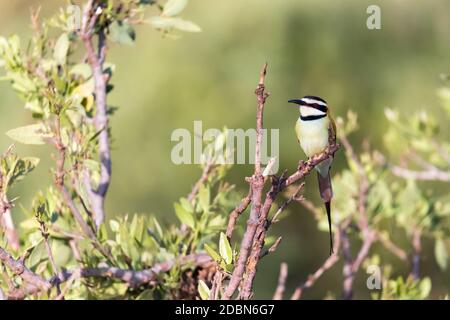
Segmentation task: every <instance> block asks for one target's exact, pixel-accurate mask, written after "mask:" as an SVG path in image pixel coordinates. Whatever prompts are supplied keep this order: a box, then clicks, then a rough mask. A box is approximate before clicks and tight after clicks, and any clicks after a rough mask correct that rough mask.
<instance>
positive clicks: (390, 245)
mask: <svg viewBox="0 0 450 320" xmlns="http://www.w3.org/2000/svg"><path fill="white" fill-rule="evenodd" d="M377 240H378V241H379V242H380V243H381V244H382V245H383V246H384V247H385V248H386V249H387V250H389V251H390V252H392V253H393V254H395V255H396V256H397V257H398V258H399V259H400V260H403V261H406V260H407V259H408V255H407V253H406V252H405V251H404V250H403V249H402V248H400V247H399V246H397V245H396V244H395V243H394V242H392V241H391V240H390V239H389V238H387V237H384V236H382V235H381V234H379V233H378V235H377Z"/></svg>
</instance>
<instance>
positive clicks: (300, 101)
mask: <svg viewBox="0 0 450 320" xmlns="http://www.w3.org/2000/svg"><path fill="white" fill-rule="evenodd" d="M288 102H289V103H295V104H297V105H300V104H302V100H300V99H292V100H289V101H288Z"/></svg>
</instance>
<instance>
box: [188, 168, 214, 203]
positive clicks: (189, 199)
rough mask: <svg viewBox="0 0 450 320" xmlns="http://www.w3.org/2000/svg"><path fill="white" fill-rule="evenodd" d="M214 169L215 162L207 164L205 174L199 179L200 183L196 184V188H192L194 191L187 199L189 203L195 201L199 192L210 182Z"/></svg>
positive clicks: (204, 169)
mask: <svg viewBox="0 0 450 320" xmlns="http://www.w3.org/2000/svg"><path fill="white" fill-rule="evenodd" d="M214 167H215V165H214V162H212V161H209V162H208V163H206V165H205V167H204V168H203V172H202V175H201V176H200V179H198V181H197V182H196V183H195V184H194V187H192V190H191V192H190V193H189V195H188V197H187V199H188V201H189V202H192V201H194V198H195V196H196V195H197V193H198V191H199V190H200V188H201V186H202V185H204V184H205V183H206V181H208V177H209V175H210V174H211V172H212V170H213V169H214Z"/></svg>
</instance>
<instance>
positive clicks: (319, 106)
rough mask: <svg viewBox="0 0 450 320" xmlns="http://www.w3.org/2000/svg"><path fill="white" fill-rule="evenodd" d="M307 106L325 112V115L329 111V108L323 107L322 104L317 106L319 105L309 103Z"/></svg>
mask: <svg viewBox="0 0 450 320" xmlns="http://www.w3.org/2000/svg"><path fill="white" fill-rule="evenodd" d="M306 105H307V106H308V107H311V108H314V109H317V110H320V111H322V112H325V113H326V112H327V111H328V107H327V106H323V105H321V104H317V103H307V104H306Z"/></svg>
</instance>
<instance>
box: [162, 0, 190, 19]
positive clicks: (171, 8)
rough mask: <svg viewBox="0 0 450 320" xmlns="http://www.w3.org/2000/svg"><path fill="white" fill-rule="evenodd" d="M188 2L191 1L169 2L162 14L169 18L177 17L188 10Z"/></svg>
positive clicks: (176, 0)
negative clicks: (185, 9)
mask: <svg viewBox="0 0 450 320" xmlns="http://www.w3.org/2000/svg"><path fill="white" fill-rule="evenodd" d="M188 2H189V0H169V1H167V3H166V4H165V5H164V10H163V12H162V14H163V15H164V16H168V17H173V16H176V15H177V14H179V13H180V12H181V11H183V10H184V8H186V6H187V4H188Z"/></svg>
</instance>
